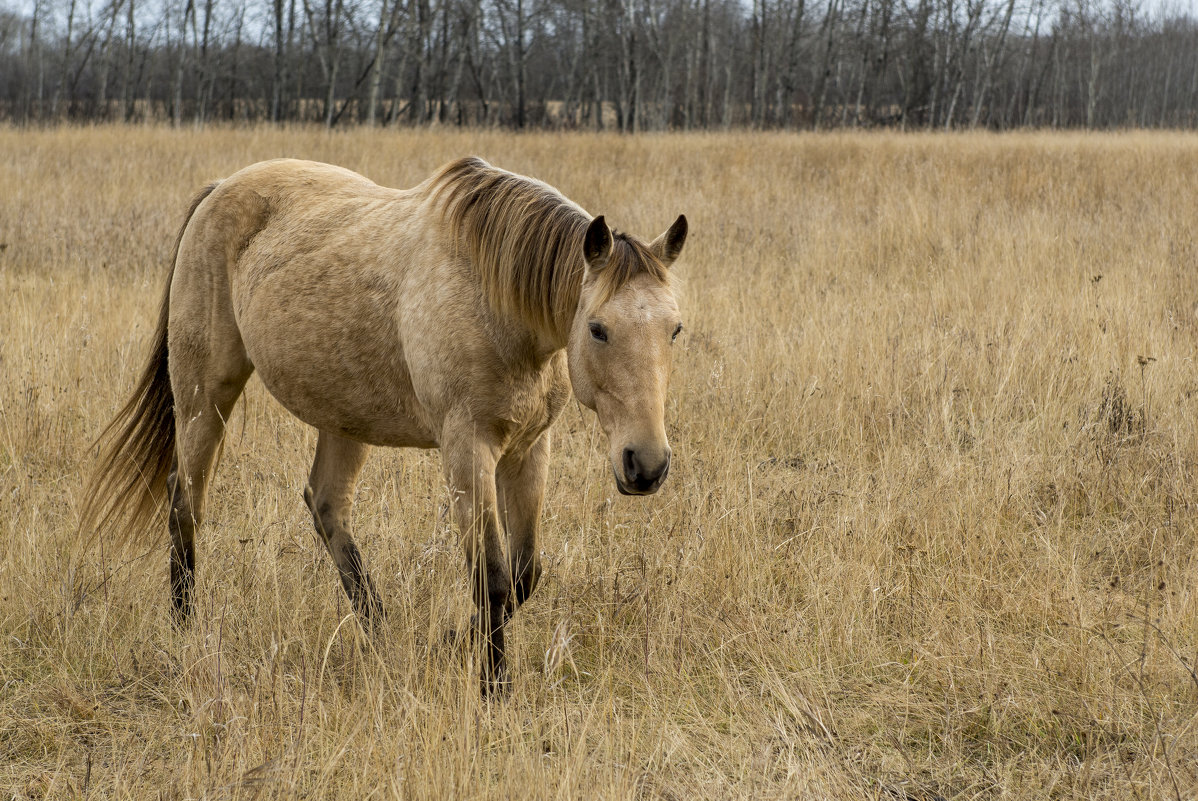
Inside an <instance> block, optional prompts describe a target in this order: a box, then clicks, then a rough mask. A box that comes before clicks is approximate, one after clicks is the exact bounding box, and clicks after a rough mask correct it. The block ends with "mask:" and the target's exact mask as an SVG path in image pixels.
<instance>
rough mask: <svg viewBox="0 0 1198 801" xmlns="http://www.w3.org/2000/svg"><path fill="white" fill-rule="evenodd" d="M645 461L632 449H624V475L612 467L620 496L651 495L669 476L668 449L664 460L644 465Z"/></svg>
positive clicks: (622, 462)
mask: <svg viewBox="0 0 1198 801" xmlns="http://www.w3.org/2000/svg"><path fill="white" fill-rule="evenodd" d="M646 462H647V460H646V459H645V457H644V456H642V455H641V454H638V453H637V452H636V451H635V450H633V449H632V448H625V449H624V453H623V456H622V458H621V467H623V472H624V475H622V476H621V475H620V471H619V470H617V469H616V468H615V467H614V466H613V467H612V474H613V475H614V476H615V479H616V489H618V490H619V491H620V494H621V495H652V494H653V493H655V492H657V491H658V490H659V489H661V485H662V484H664V483H665V480H666V476H668V475H669V474H670V449H669V447H666V449H665V458H664V459H660V460H658V461H657V462H656V463H652V462H650V463H646Z"/></svg>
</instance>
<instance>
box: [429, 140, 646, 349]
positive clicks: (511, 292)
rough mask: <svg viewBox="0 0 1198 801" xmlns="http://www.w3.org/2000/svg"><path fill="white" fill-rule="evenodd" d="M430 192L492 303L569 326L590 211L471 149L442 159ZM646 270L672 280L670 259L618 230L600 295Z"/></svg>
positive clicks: (560, 327)
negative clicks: (666, 260)
mask: <svg viewBox="0 0 1198 801" xmlns="http://www.w3.org/2000/svg"><path fill="white" fill-rule="evenodd" d="M433 193H434V196H435V197H436V198H437V199H438V200H439V201H440V202H441V203H442V212H443V214H444V218H445V221H446V222H447V223H448V224H449V227H450V230H451V233H452V236H453V239H454V241H456V242H459V243H460V244H461V246H462V247H463V249H464V251H465V253H466V254H467V255H468V256H469V258H470V261H471V263H472V264H473V265H474V269H475V270H476V271H477V272H478V276H479V280H480V282H481V283H482V286H483V291H484V293H485V294H486V296H487V300H488V302H489V303H490V304H491V307H492V308H494V309H495V310H497V311H501V312H504V313H508V314H512V315H515V316H516V317H518V318H520V319H521V320H523V321H524V322H526V323H527V324H529V325H530V326H532V327H534V328H535V329H537V330H541V331H548V332H554V333H556V334H557V335H559V336H562V335H564V334H565V333H566V332H568V331H569V329H570V324H571V321H572V320H573V318H574V313H575V310H576V307H577V306H578V298H579V292H580V289H581V286H582V279H583V275H584V273H585V265H584V262H583V256H582V242H583V238H584V236H585V234H586V230H587V226H588V225H590V223H591V218H590V217H589V216H588V215H587V213H586V212H584V211H583V210H582V209H581V208H580V207H579V206H578V205H577V204H575V203H574V202H573V201H571V200H569V199H568V198H566V197H564V196H563V195H562V194H561V193H560V192H558V191H557V190H556V189H554V188H553V187H551V186H549V185H548V184H544V183H541V182H540V181H535V180H533V179H531V178H526V177H524V176H522V175H516V174H514V173H510V172H507V171H506V170H501V169H498V168H496V167H492V166H491V165H490V164H488V163H487V162H485V161H483V160H482V159H479V158H473V157H470V158H463V159H459V160H457V161H454V162H451V163H450V164H447V165H446V166H445V167H443V168H442V169H441V171H440V172H439V173H438V174H437V175H436V177H435V178H434V179H433ZM641 273H648V274H650V275H652V276H653V277H655V278H657V279H658V280H660V281H661V282H662V283H663V284H665V283H668V281H669V277H668V273H667V270H666V268H665V266H664V265H663V264H662V263H661V261H659V260H658V259H657V258H656V257H655V256H654V255H653V254H652V253H651V252H650V251H649V249H648V247H647V246H646V245H645V244H644V243H643V242H641V241H639V240H637V239H635V238H633V237H630V236H628V235H626V234H620V233H616V232H613V243H612V253H611V257H610V258H609V259H608V263H607V265H606V266H605V267H604V268H603V269H602V270H601V271H600V273H599V276H598V281H599V285H598V287H597V289H598V294H597V297H598V299H599V300H600V302H602V301H604V300H606V299H608V298H610V297H611V296H612V295H613V294H614V293H615V292H616V291H617V290H618V289H619V288H620V287H621V286H623V285H624V284H625V283H626V282H627V281H628V280H629V279H631V278H632V277H634V276H636V275H639V274H641Z"/></svg>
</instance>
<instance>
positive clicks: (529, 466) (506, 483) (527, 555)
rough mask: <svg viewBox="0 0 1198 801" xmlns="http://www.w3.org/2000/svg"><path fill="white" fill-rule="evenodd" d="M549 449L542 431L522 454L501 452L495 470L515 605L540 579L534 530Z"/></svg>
mask: <svg viewBox="0 0 1198 801" xmlns="http://www.w3.org/2000/svg"><path fill="white" fill-rule="evenodd" d="M549 449H550V436H549V432H548V431H545V432H544V433H543V434H541V436H540V438H539V439H537V441H536V442H535V443H533V446H532V447H531V448H529V449H528V451H526V452H525V453H521V454H515V453H508V454H504V456H503V458H502V459H500V460H499V469H498V470H497V471H496V473H495V481H496V486H497V489H498V492H499V517H500V520H501V521H502V522H503V526H504V528H505V529H507V536H508V562H509V564H510V566H511V571H512V582H513V588H512V589H513V596H514V601H515V607H516V608H519V607H520V605H521V604H523V603H524V602H525V601H527V600H528V598H529V596H531V595H532V593H533V590H535V589H536V588H537V583H538V582H539V581H540V580H541V555H540V553H539V552H538V551H537V533H538V531H539V529H540V527H541V506H542V504H543V502H544V500H545V482H546V480H547V479H548V477H549Z"/></svg>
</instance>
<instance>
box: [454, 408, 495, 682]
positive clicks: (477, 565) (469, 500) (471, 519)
mask: <svg viewBox="0 0 1198 801" xmlns="http://www.w3.org/2000/svg"><path fill="white" fill-rule="evenodd" d="M454 428H455V427H453V426H447V427H446V429H447V431H446V436H444V437H443V442H442V443H441V452H442V456H443V458H444V461H445V476H446V480H447V481H448V483H449V489H450V492H451V493H452V494H453V496H454V513H455V515H456V517H457V523H458V528H459V529H460V531H461V533H462V543H463V545H464V546H465V551H466V570H467V572H468V574H469V576H470V586H471V592H472V594H473V595H474V602H475V604H476V605H477V606H478V616H477V617H476V618H475V621H476V624H475V625H476V626H477V633H478V642H479V643H480V645H481V648H482V675H481V681H482V692H483V694H484V695H486V694H488V693H491V692H495V691H500V692H502V691H503V690H504V689H506V687H507V684H508V677H507V661H506V655H505V652H504V638H503V626H504V622H505V621H506V620H507V618H508V617H509V616H510V614H511V608H512V606H511V604H512V579H511V572H510V571H509V569H508V565H507V562H506V561H505V560H504V557H503V544H502V542H501V541H500V527H499V515H498V513H497V509H496V499H495V494H496V489H495V469H496V463H497V461H498V457H497V452H496V450H495V449H494V448H492V447H489V446H488V445H486V444H485V443H483V442H480V441H478V440H477V439H475V437H474V435H473V428H474V427H473V426H472V425H470V424H466V425H463V426H461V427H460V428H459V429H458V430H456V431H455V430H454Z"/></svg>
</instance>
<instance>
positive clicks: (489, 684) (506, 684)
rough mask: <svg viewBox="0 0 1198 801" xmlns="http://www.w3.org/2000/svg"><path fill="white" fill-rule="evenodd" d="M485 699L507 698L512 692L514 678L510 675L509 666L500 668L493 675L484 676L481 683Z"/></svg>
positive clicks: (480, 686) (480, 687)
mask: <svg viewBox="0 0 1198 801" xmlns="http://www.w3.org/2000/svg"><path fill="white" fill-rule="evenodd" d="M479 689H480V691H481V693H482V697H483V698H496V699H499V698H507V697H508V696H509V695H511V692H512V677H511V676H510V675H509V674H508V671H507V666H506V665H505V666H503V667H500V668H499V669H498V670H497V671H495V672H494V673H492V674H491V675H487V674H486V673H484V674H483V676H482V679H481V681H480V682H479Z"/></svg>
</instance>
